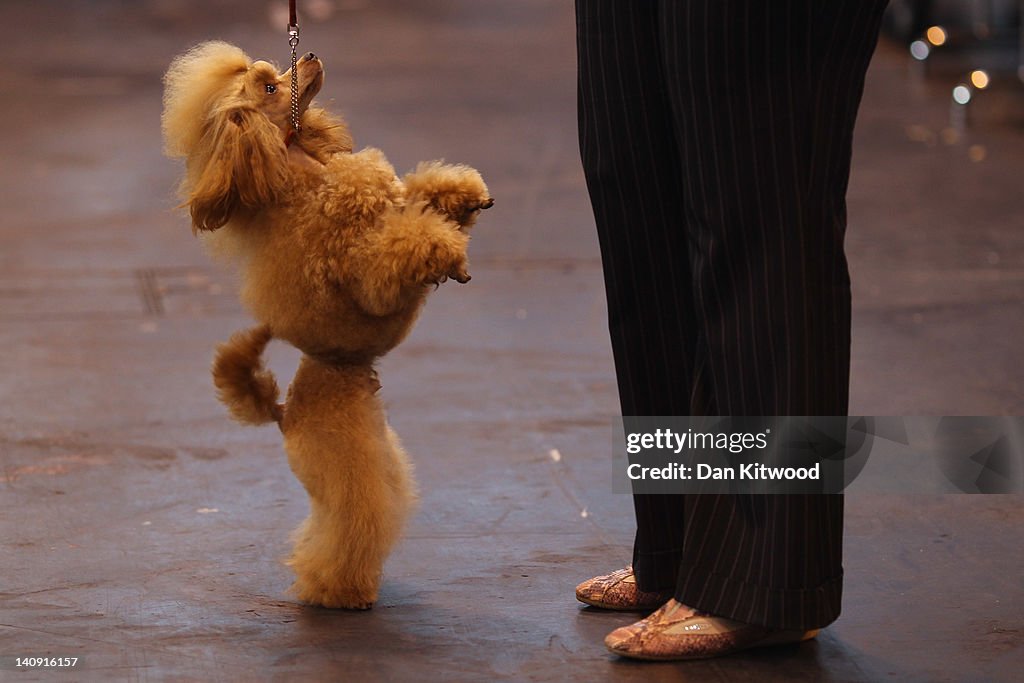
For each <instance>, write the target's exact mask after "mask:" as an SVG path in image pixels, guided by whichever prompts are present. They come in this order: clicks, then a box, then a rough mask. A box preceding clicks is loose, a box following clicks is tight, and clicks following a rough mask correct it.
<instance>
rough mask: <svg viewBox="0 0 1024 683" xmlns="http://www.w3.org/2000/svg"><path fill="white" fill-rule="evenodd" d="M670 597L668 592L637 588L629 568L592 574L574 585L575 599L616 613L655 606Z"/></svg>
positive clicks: (639, 610)
mask: <svg viewBox="0 0 1024 683" xmlns="http://www.w3.org/2000/svg"><path fill="white" fill-rule="evenodd" d="M671 598H672V593H671V591H663V592H648V591H642V590H640V589H638V588H637V587H636V577H634V576H633V568H632V567H626V568H625V569H620V570H618V571H617V572H612V573H611V574H605V575H604V576H595V577H594V578H592V579H590V580H588V581H584V582H583V583H581V584H580V585H578V586H576V599H577V600H579V601H580V602H583V603H586V604H588V605H591V606H593V607H600V608H601V609H613V610H618V611H620V612H643V611H645V610H652V609H657V608H658V607H661V606H662V605H664V604H665V603H666V602H667V601H668V600H670V599H671Z"/></svg>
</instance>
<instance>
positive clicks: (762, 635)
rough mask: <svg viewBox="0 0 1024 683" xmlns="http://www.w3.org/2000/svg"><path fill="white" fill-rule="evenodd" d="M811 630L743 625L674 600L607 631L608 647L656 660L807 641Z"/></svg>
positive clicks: (713, 654) (692, 657)
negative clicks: (639, 618)
mask: <svg viewBox="0 0 1024 683" xmlns="http://www.w3.org/2000/svg"><path fill="white" fill-rule="evenodd" d="M816 635H818V631H817V630H813V631H787V630H781V629H770V628H766V627H764V626H757V625H754V624H744V623H742V622H739V621H733V620H732V619H726V618H724V617H716V616H712V615H710V614H706V613H704V612H698V611H696V610H693V609H690V608H688V607H686V606H685V605H681V604H679V603H678V602H676V601H675V600H672V601H670V602H669V603H668V604H666V605H665V606H664V607H662V608H661V609H659V610H658V611H656V612H654V613H653V614H651V615H650V616H649V617H647V618H646V619H642V620H641V621H638V622H636V623H635V624H632V625H630V626H624V627H622V628H619V629H616V630H614V631H612V632H611V633H609V634H608V637H607V638H605V640H604V644H605V645H606V646H607V647H608V649H609V650H610V651H611V652H613V653H614V654H617V655H619V656H622V657H629V658H630V659H649V660H656V661H668V660H680V659H706V658H708V657H721V656H722V655H727V654H731V653H733V652H738V651H740V650H746V649H748V648H752V647H765V646H769V645H785V644H788V643H799V642H801V641H804V640H810V639H811V638H814V637H815V636H816Z"/></svg>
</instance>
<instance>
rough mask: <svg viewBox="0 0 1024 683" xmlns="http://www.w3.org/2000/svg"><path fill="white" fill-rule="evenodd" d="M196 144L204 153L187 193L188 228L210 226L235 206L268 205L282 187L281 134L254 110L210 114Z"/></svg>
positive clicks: (285, 165)
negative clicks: (201, 137) (202, 134)
mask: <svg viewBox="0 0 1024 683" xmlns="http://www.w3.org/2000/svg"><path fill="white" fill-rule="evenodd" d="M199 148H200V149H202V150H203V151H204V154H203V156H202V158H200V159H196V165H197V176H198V177H197V179H196V180H195V182H194V183H193V185H192V189H191V192H190V193H189V198H188V205H189V209H190V211H191V213H192V229H193V231H199V230H216V229H217V228H220V227H221V226H223V225H224V224H225V223H227V222H228V220H230V218H231V216H232V214H234V212H235V211H236V210H237V209H238V208H239V207H245V208H250V209H256V208H260V207H262V206H266V205H268V204H272V203H274V202H275V201H278V200H279V199H280V197H281V195H282V194H283V193H284V191H285V190H286V189H287V187H288V181H289V178H290V175H289V172H288V149H287V148H286V147H285V144H284V134H283V133H282V132H281V130H280V129H279V128H278V127H277V126H275V125H274V124H273V123H272V122H271V121H270V120H269V119H268V118H267V117H266V116H264V115H263V114H261V113H259V112H257V111H255V110H252V109H246V108H233V109H230V110H226V111H223V112H217V113H215V114H214V116H213V118H212V120H211V122H210V125H209V126H208V127H207V130H206V132H205V134H204V136H203V140H202V141H201V142H200V144H199Z"/></svg>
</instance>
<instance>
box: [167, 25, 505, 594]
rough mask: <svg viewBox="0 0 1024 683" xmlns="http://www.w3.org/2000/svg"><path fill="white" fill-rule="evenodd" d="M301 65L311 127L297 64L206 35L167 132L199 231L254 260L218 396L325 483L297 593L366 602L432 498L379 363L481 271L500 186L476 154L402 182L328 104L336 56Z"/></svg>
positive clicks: (186, 60) (298, 564)
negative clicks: (453, 286) (243, 316)
mask: <svg viewBox="0 0 1024 683" xmlns="http://www.w3.org/2000/svg"><path fill="white" fill-rule="evenodd" d="M296 69H297V76H298V88H299V90H298V106H299V113H300V116H301V118H300V122H301V125H300V126H299V129H298V131H296V130H294V129H293V128H292V126H291V125H290V122H289V121H290V118H289V117H290V106H289V105H290V95H291V91H290V84H289V81H290V77H291V74H290V72H286V73H284V74H281V73H278V71H277V69H276V68H274V67H273V66H272V65H271V64H269V63H267V62H263V61H255V62H254V61H252V60H250V59H249V58H248V57H247V56H246V55H245V53H243V52H242V51H241V50H240V49H238V48H237V47H234V46H233V45H229V44H227V43H223V42H208V43H203V44H201V45H198V46H196V47H195V48H193V49H192V50H190V51H188V52H187V53H185V54H183V55H181V56H179V57H177V58H176V59H175V60H174V61H173V63H172V64H171V66H170V68H169V69H168V71H167V74H166V76H165V77H164V84H165V91H164V111H163V118H162V124H163V133H164V139H165V143H166V151H167V153H168V154H169V155H171V156H176V157H184V158H185V162H186V168H185V177H184V180H183V181H182V184H181V193H182V196H183V197H184V200H185V205H187V206H188V208H189V210H190V212H191V216H192V227H193V231H194V232H196V233H199V234H201V236H202V237H203V239H204V241H205V242H206V244H207V245H208V246H209V247H210V248H211V249H212V250H213V252H215V253H217V254H222V255H226V256H227V257H229V258H231V259H232V260H234V261H235V262H236V263H237V264H238V265H239V266H240V274H241V296H242V300H243V302H244V303H245V304H246V306H247V307H248V308H249V310H250V311H251V312H252V314H253V315H254V316H255V318H256V319H257V320H258V321H259V323H260V324H259V325H258V326H257V327H254V328H252V329H249V330H246V331H243V332H239V333H237V334H235V335H234V336H233V337H231V339H230V340H229V341H228V342H226V343H225V344H222V345H221V346H219V347H218V350H217V354H216V358H215V360H214V364H213V376H214V383H215V384H216V387H217V390H218V396H219V398H220V400H221V401H223V402H224V403H225V404H226V405H227V406H228V408H229V410H230V412H231V414H232V415H233V416H234V417H235V418H236V419H237V420H239V421H241V422H243V423H246V424H257V425H258V424H265V423H270V422H276V423H277V424H278V425H279V426H280V429H281V432H282V433H283V435H284V445H285V450H286V451H287V454H288V462H289V464H290V466H291V468H292V471H293V472H294V473H295V475H296V477H298V479H299V480H300V481H301V482H302V484H303V486H304V487H305V489H306V491H307V492H308V494H309V498H310V508H311V511H310V515H309V517H308V518H307V519H306V520H305V522H304V523H303V524H302V525H301V526H300V527H299V528H298V529H297V530H296V532H295V535H294V539H293V540H294V549H293V552H292V555H291V558H290V559H289V560H288V564H289V565H290V566H291V567H292V569H293V570H294V572H295V575H296V580H295V584H294V585H293V586H292V590H293V591H294V593H295V594H296V595H297V597H298V598H299V599H301V600H303V601H305V602H308V603H311V604H315V605H323V606H325V607H344V608H355V609H366V608H369V607H370V606H371V605H372V604H373V603H374V601H375V600H376V599H377V591H378V587H379V584H380V579H381V572H382V568H383V564H384V560H385V558H386V557H387V555H388V553H389V552H390V550H391V548H392V546H393V545H394V543H395V541H396V540H397V538H398V536H399V534H400V532H401V529H402V526H403V524H404V521H405V519H406V518H407V516H408V514H409V512H410V509H411V507H412V505H413V503H414V501H415V498H416V491H415V483H414V481H413V476H412V466H411V464H410V462H409V459H408V457H407V456H406V453H405V451H404V450H403V449H402V446H401V444H400V443H399V440H398V437H397V436H396V435H395V433H394V432H393V431H392V430H391V428H390V427H389V426H388V424H387V421H386V418H385V415H384V411H383V408H382V406H381V402H380V399H379V398H378V396H377V390H378V389H379V388H380V384H379V383H378V381H377V375H376V373H375V371H374V362H375V360H376V359H378V358H380V357H381V356H382V355H384V354H385V353H387V352H388V351H389V350H391V349H392V348H394V347H395V346H396V345H397V344H398V343H399V342H401V341H402V339H403V338H405V336H406V335H407V334H408V332H409V330H410V328H411V327H412V325H413V323H414V321H415V319H416V316H417V314H418V313H419V310H420V308H421V306H422V305H423V302H424V300H425V298H426V296H427V294H428V292H430V291H431V290H432V289H433V288H434V287H436V286H437V285H438V284H439V283H441V282H444V281H446V280H447V279H448V278H452V279H454V280H457V281H458V282H466V281H468V280H469V273H468V272H467V270H466V269H467V260H466V247H467V244H468V242H469V235H468V230H469V228H470V227H471V226H472V225H473V224H474V222H475V220H476V218H477V215H478V214H479V212H480V210H481V209H485V208H488V207H489V206H490V205H491V204H492V203H493V200H491V199H490V196H489V194H488V190H487V186H486V185H485V184H484V182H483V179H482V178H481V177H480V174H479V173H478V172H477V171H475V170H474V169H472V168H469V167H467V166H460V165H445V164H442V163H440V162H430V163H424V164H420V166H419V167H418V168H417V169H416V170H415V171H413V172H412V173H409V174H408V175H406V176H405V177H403V178H401V179H400V178H398V177H397V176H396V175H395V171H394V169H393V168H392V167H391V165H390V164H389V163H388V162H387V160H386V159H385V158H384V155H383V154H382V153H381V152H380V151H379V150H377V149H373V148H366V149H363V150H361V151H359V152H353V151H352V139H351V137H350V136H349V133H348V129H347V127H346V126H345V124H344V123H343V122H342V121H341V120H339V119H337V118H335V117H333V116H331V115H330V114H328V113H327V112H325V111H324V110H323V109H320V108H316V107H313V106H311V101H312V99H313V97H315V96H316V94H317V93H318V92H319V90H320V87H321V85H322V84H323V80H324V69H323V64H322V63H321V61H320V60H319V59H318V58H317V57H316V56H315V55H313V54H312V53H309V54H306V55H305V56H304V57H302V59H301V60H299V62H298V64H297V66H296ZM272 338H278V339H282V340H285V341H287V342H289V343H291V344H293V345H294V346H295V347H297V348H298V349H299V350H301V351H302V353H303V356H302V360H301V362H300V364H299V368H298V371H297V373H296V375H295V377H294V379H293V380H292V384H291V386H290V387H289V389H288V394H287V398H286V400H285V402H284V403H283V404H279V403H278V394H279V392H278V387H277V383H276V381H275V379H274V377H273V375H272V374H271V373H270V372H269V371H268V370H267V369H266V368H265V366H264V364H263V361H262V358H261V356H262V353H263V350H264V348H265V347H266V345H267V344H268V343H269V341H270V340H271V339H272Z"/></svg>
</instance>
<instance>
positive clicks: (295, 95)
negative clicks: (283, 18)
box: [288, 0, 302, 133]
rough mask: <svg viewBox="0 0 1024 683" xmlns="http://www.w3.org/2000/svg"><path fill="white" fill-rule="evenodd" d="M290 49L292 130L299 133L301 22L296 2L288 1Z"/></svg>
mask: <svg viewBox="0 0 1024 683" xmlns="http://www.w3.org/2000/svg"><path fill="white" fill-rule="evenodd" d="M288 47H289V48H291V51H292V70H291V73H292V83H291V86H292V87H291V94H292V97H291V100H292V128H294V129H295V132H296V133H298V132H299V131H300V130H302V126H301V125H299V72H298V70H297V69H296V68H295V65H296V63H297V61H298V58H297V56H296V55H297V53H298V47H299V21H298V18H297V17H296V15H295V0H289V1H288Z"/></svg>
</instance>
